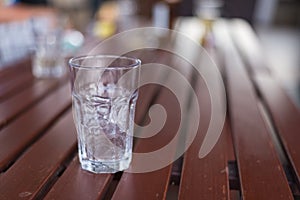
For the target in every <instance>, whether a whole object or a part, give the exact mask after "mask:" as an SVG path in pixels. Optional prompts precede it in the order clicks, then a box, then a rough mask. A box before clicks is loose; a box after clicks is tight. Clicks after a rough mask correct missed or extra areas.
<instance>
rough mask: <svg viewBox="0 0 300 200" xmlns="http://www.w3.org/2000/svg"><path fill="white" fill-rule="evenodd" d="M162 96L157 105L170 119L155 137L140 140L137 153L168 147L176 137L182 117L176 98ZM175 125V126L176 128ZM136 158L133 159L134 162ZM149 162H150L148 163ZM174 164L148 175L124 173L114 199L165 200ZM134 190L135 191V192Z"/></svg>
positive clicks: (165, 94) (167, 94)
mask: <svg viewBox="0 0 300 200" xmlns="http://www.w3.org/2000/svg"><path fill="white" fill-rule="evenodd" d="M161 93H162V94H161V96H160V97H159V98H158V100H157V102H156V103H160V104H163V105H164V107H165V109H166V112H167V113H168V114H167V115H168V119H167V121H166V124H165V126H164V128H163V129H162V130H161V131H160V132H159V133H158V134H156V135H155V136H153V137H151V138H147V139H139V141H138V143H137V145H136V147H135V152H139V153H141V152H151V151H153V150H155V149H159V148H161V147H162V146H163V145H166V144H167V143H168V142H169V141H170V140H171V139H172V138H173V136H174V134H175V132H176V131H177V129H178V126H177V125H175V124H178V123H179V121H180V116H178V115H176V113H178V112H180V111H179V110H178V109H176V107H175V108H174V105H176V101H174V96H172V94H171V93H170V92H169V91H167V90H166V89H163V90H162V91H161ZM174 125H175V126H174ZM134 159H135V157H133V161H132V162H134ZM148 162H149V161H148ZM171 170H172V164H170V165H168V166H166V167H164V168H163V169H160V170H156V171H153V172H148V173H136V174H133V173H126V172H125V173H124V174H123V175H122V178H121V180H120V182H119V184H118V187H117V189H116V191H115V193H114V196H113V199H143V198H145V197H147V198H149V199H164V198H165V197H166V193H167V187H168V184H169V178H170V175H171ZM133 188H134V190H133Z"/></svg>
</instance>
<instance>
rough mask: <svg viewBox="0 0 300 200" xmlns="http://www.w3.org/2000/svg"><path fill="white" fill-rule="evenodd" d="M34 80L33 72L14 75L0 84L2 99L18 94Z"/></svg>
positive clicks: (0, 96) (0, 98)
mask: <svg viewBox="0 0 300 200" xmlns="http://www.w3.org/2000/svg"><path fill="white" fill-rule="evenodd" d="M33 82H34V77H33V75H32V74H31V72H25V73H21V74H17V75H15V76H13V77H12V78H11V79H9V80H7V81H5V82H3V83H1V84H0V101H3V100H5V99H6V98H8V97H9V96H12V95H13V94H16V93H17V92H18V91H21V90H22V89H24V88H26V87H28V86H29V85H30V84H32V83H33Z"/></svg>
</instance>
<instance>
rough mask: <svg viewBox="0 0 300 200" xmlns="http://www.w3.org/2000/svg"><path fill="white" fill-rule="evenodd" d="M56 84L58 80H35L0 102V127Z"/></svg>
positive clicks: (47, 92)
mask: <svg viewBox="0 0 300 200" xmlns="http://www.w3.org/2000/svg"><path fill="white" fill-rule="evenodd" d="M56 86H58V81H55V80H40V81H36V82H35V83H34V84H33V85H32V86H31V87H29V88H27V89H25V90H23V91H21V92H19V93H17V94H16V95H14V96H13V97H11V98H9V99H7V100H6V101H3V102H2V103H0V110H1V112H0V127H1V126H2V125H4V124H6V123H7V122H8V121H9V120H11V119H12V118H14V117H16V115H17V114H18V113H20V112H22V111H23V110H24V109H26V108H28V107H29V106H30V105H32V104H33V103H35V102H37V101H38V100H39V99H41V98H43V97H44V96H45V95H47V94H49V93H50V92H51V91H52V90H53V89H54V88H55V87H56Z"/></svg>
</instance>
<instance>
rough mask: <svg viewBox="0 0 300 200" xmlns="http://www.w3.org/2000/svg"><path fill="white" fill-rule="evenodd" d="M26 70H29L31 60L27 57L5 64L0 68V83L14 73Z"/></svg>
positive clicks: (11, 76) (14, 74) (17, 73)
mask: <svg viewBox="0 0 300 200" xmlns="http://www.w3.org/2000/svg"><path fill="white" fill-rule="evenodd" d="M26 72H31V60H30V59H29V58H28V59H24V60H20V61H18V62H16V63H13V64H11V65H9V66H6V67H5V68H3V69H0V84H2V83H3V82H6V81H7V80H9V79H12V78H13V77H14V76H16V75H19V74H22V73H26Z"/></svg>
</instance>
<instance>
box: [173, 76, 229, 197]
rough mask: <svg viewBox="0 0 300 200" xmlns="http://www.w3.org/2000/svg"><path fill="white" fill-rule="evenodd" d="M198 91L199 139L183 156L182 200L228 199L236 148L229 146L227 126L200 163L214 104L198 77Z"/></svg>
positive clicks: (180, 194) (226, 125) (180, 192)
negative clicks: (230, 169)
mask: <svg viewBox="0 0 300 200" xmlns="http://www.w3.org/2000/svg"><path fill="white" fill-rule="evenodd" d="M195 87H196V89H195V91H196V94H197V98H198V101H199V107H200V116H201V119H200V121H199V122H198V123H199V129H198V132H197V135H196V137H195V139H194V140H193V143H192V144H191V146H190V147H189V149H188V150H187V152H186V153H185V154H184V159H183V168H182V175H181V182H180V190H179V199H229V180H228V166H227V163H228V157H229V155H227V154H228V153H227V152H231V155H232V154H233V153H232V151H233V149H232V148H233V147H232V146H228V145H229V144H228V143H227V142H228V139H229V137H230V133H229V125H228V123H226V124H225V127H224V129H223V133H222V134H221V136H220V138H219V140H218V142H217V144H216V145H215V146H214V148H213V149H212V151H211V152H210V153H209V154H208V155H206V156H205V157H204V158H201V159H200V158H199V156H198V155H199V150H200V147H201V145H202V143H203V139H204V136H205V135H206V133H207V128H208V124H209V121H210V119H211V102H210V95H209V93H208V89H207V87H206V85H205V83H204V81H203V79H201V77H198V80H197V85H196V86H195ZM197 105H198V104H197ZM191 110H193V108H191ZM191 123H194V120H193V119H190V123H188V124H191ZM228 136H229V137H228Z"/></svg>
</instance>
